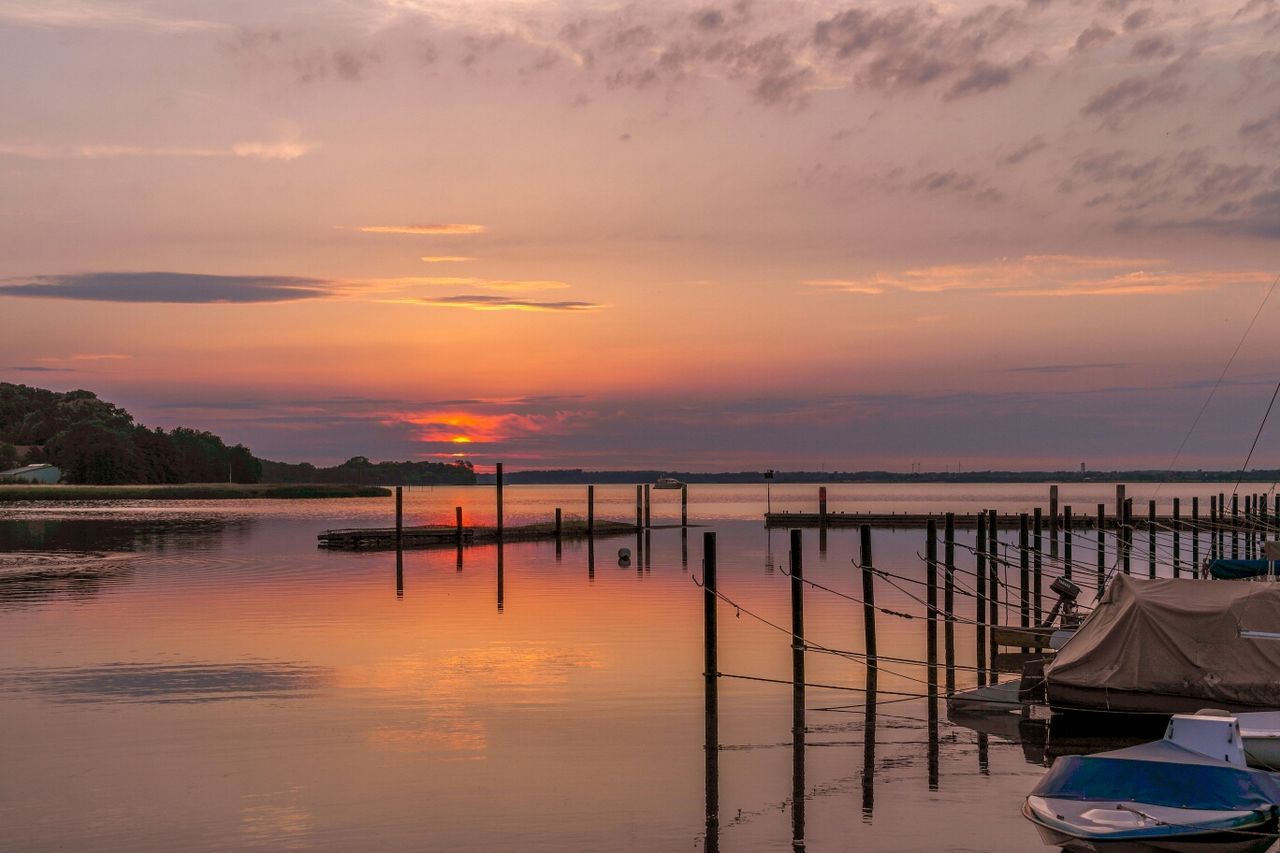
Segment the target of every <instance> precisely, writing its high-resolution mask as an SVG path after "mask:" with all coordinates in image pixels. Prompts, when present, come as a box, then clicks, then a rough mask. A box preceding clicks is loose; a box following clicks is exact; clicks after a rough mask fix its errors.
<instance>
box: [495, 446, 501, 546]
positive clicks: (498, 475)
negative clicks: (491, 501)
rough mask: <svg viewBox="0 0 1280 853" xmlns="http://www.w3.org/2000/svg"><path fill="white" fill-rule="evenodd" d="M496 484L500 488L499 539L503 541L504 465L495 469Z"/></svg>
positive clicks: (498, 465)
mask: <svg viewBox="0 0 1280 853" xmlns="http://www.w3.org/2000/svg"><path fill="white" fill-rule="evenodd" d="M493 476H494V483H495V484H496V485H497V487H498V524H497V528H498V539H499V540H501V539H502V463H501V462H499V463H497V465H496V466H495V467H494V475H493Z"/></svg>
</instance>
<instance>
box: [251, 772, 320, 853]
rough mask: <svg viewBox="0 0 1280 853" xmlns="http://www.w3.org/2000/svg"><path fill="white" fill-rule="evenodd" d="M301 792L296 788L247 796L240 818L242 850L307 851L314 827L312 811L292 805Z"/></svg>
mask: <svg viewBox="0 0 1280 853" xmlns="http://www.w3.org/2000/svg"><path fill="white" fill-rule="evenodd" d="M301 792H302V788H299V787H293V788H289V789H288V790H285V791H276V792H272V793H268V794H250V795H247V796H246V797H245V800H246V802H245V805H244V809H243V811H242V813H241V815H240V832H241V838H242V842H243V843H242V846H243V847H249V848H253V847H259V848H265V849H268V850H301V849H305V848H306V847H308V846H309V844H308V840H307V836H308V835H309V834H310V833H311V830H312V827H313V825H314V821H313V818H312V815H311V811H310V810H309V809H308V808H307V807H305V806H302V805H299V804H297V803H296V802H292V801H293V800H295V799H296V798H297V797H298V795H299V794H300V793H301ZM282 801H284V802H282Z"/></svg>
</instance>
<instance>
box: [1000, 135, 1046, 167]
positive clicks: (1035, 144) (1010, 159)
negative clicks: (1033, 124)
mask: <svg viewBox="0 0 1280 853" xmlns="http://www.w3.org/2000/svg"><path fill="white" fill-rule="evenodd" d="M1048 146H1049V143H1047V142H1045V141H1044V137H1043V136H1040V135H1036V136H1033V137H1031V138H1030V139H1028V140H1027V141H1026V142H1024V143H1022V144H1021V145H1019V146H1018V147H1017V148H1015V149H1014V150H1013V151H1011V152H1010V153H1008V154H1006V155H1005V156H1004V157H1001V158H1000V165H1002V166H1016V165H1018V164H1019V163H1021V162H1022V161H1023V160H1025V159H1027V158H1028V157H1030V156H1031V155H1033V154H1035V153H1036V152H1038V151H1042V150H1044V149H1045V148H1047V147H1048Z"/></svg>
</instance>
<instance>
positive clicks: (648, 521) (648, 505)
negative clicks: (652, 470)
mask: <svg viewBox="0 0 1280 853" xmlns="http://www.w3.org/2000/svg"><path fill="white" fill-rule="evenodd" d="M652 507H653V502H652V501H651V500H650V495H649V484H648V483H645V484H644V529H645V530H648V529H649V528H650V527H652V526H653V516H652V515H651V514H650V510H651V509H652Z"/></svg>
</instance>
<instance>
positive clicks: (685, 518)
mask: <svg viewBox="0 0 1280 853" xmlns="http://www.w3.org/2000/svg"><path fill="white" fill-rule="evenodd" d="M680 526H681V527H688V526H689V484H688V483H681V484H680Z"/></svg>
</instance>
